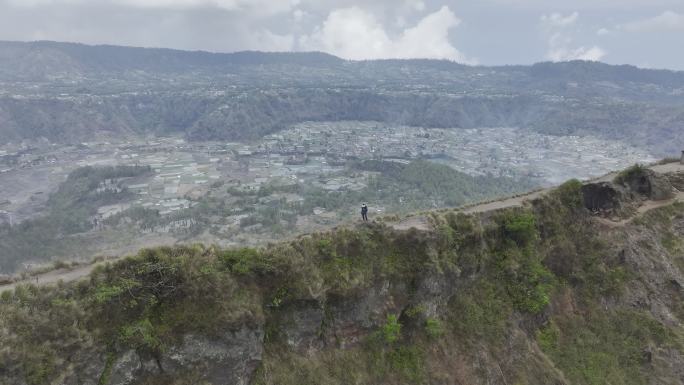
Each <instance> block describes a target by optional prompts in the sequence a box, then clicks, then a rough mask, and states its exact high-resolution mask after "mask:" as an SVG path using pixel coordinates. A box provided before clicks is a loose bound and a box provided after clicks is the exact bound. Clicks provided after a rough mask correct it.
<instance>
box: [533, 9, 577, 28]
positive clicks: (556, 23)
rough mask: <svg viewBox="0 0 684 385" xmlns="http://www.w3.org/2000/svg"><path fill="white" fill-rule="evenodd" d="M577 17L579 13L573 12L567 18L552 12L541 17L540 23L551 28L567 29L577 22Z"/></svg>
mask: <svg viewBox="0 0 684 385" xmlns="http://www.w3.org/2000/svg"><path fill="white" fill-rule="evenodd" d="M578 17H579V12H577V11H575V12H573V13H571V14H569V15H568V16H563V15H562V14H560V13H558V12H554V13H552V14H550V15H542V17H541V22H542V23H544V24H547V25H549V26H553V27H568V26H570V25H573V24H575V22H577V18H578Z"/></svg>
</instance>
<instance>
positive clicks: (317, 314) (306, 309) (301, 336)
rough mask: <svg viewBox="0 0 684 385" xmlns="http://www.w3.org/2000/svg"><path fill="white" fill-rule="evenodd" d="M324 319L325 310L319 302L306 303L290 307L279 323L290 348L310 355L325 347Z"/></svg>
mask: <svg viewBox="0 0 684 385" xmlns="http://www.w3.org/2000/svg"><path fill="white" fill-rule="evenodd" d="M324 318H325V314H324V309H323V307H322V306H321V304H320V303H319V302H316V301H306V302H303V303H298V304H295V305H293V306H290V307H288V309H287V311H286V312H284V314H282V317H281V318H279V319H278V323H279V324H280V325H281V327H282V328H283V334H284V337H285V340H286V342H287V344H288V346H290V347H291V348H293V349H294V350H295V351H297V352H298V353H300V354H304V355H309V354H311V353H313V352H315V351H318V350H320V349H321V348H322V347H323V345H324V341H323V339H322V338H321V337H322V326H323V321H324Z"/></svg>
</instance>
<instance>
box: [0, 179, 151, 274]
mask: <svg viewBox="0 0 684 385" xmlns="http://www.w3.org/2000/svg"><path fill="white" fill-rule="evenodd" d="M149 172H150V168H149V167H136V166H116V167H101V168H93V167H82V168H79V169H76V170H74V171H73V172H72V173H71V174H69V176H68V178H67V180H66V181H65V182H64V183H62V184H61V185H60V187H59V189H58V190H57V191H56V192H55V193H54V194H52V195H51V196H50V199H49V200H48V203H47V205H48V207H47V215H45V216H43V217H39V218H36V219H33V220H28V221H24V222H22V223H21V224H19V225H17V226H14V227H10V226H9V225H3V226H0V250H3V252H2V253H1V254H0V271H10V272H11V271H14V270H15V269H16V267H17V266H18V265H19V263H20V262H21V261H26V260H31V261H36V260H38V261H40V260H43V261H45V260H49V259H50V258H52V257H53V256H54V255H73V254H76V253H78V252H79V251H80V249H83V248H84V246H85V245H86V242H85V241H82V240H79V239H77V238H72V237H69V236H70V235H73V234H77V233H81V232H84V231H87V230H89V229H91V228H92V227H93V226H94V222H93V220H94V216H95V214H96V212H97V208H98V207H100V206H104V205H109V204H114V203H116V202H120V201H122V200H125V199H127V198H129V197H130V193H129V192H128V191H126V190H125V189H124V188H122V187H121V184H120V181H121V179H122V178H130V177H135V176H140V175H143V174H146V173H149Z"/></svg>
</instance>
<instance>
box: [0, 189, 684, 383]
mask: <svg viewBox="0 0 684 385" xmlns="http://www.w3.org/2000/svg"><path fill="white" fill-rule="evenodd" d="M579 193H580V190H579V186H578V184H577V183H576V182H575V181H571V182H568V183H566V184H565V185H563V186H562V187H561V188H559V189H558V190H557V191H555V192H553V193H551V194H548V195H546V196H544V197H543V198H541V199H540V200H538V201H535V202H534V203H533V204H532V205H531V206H529V207H525V208H510V209H505V210H502V211H499V212H493V213H486V214H483V215H482V216H467V215H464V214H461V213H454V212H447V213H445V214H443V215H442V214H440V215H438V214H435V215H433V216H432V218H431V220H432V221H434V223H435V230H434V231H432V232H421V231H416V230H410V231H404V232H399V231H395V230H393V229H391V228H388V227H386V226H384V225H382V224H377V223H375V224H369V225H364V226H360V227H358V228H355V229H337V230H335V231H332V232H329V233H321V234H313V235H310V236H306V237H301V238H299V239H296V240H293V241H290V242H287V243H280V244H276V245H271V246H269V247H266V248H262V249H252V248H236V249H228V250H221V249H219V248H216V247H203V246H184V247H173V248H158V249H151V250H143V251H141V252H140V253H138V255H136V256H133V257H130V258H128V259H126V260H123V261H120V262H117V263H114V264H112V265H106V266H104V267H99V268H97V269H96V270H95V271H94V272H93V274H92V275H91V277H90V279H89V280H88V281H82V282H79V283H77V284H69V285H61V286H59V287H56V288H36V287H32V286H19V287H18V288H17V289H16V290H15V291H14V292H6V293H3V295H2V296H1V297H0V314H2V316H0V340H1V341H3V342H2V349H0V373H3V374H4V373H8V375H11V376H13V377H12V378H20V379H21V380H22V381H25V382H26V383H28V384H39V383H45V382H49V381H50V380H52V379H54V378H56V376H58V375H59V374H60V373H62V372H63V370H64V368H65V367H66V365H67V362H66V361H65V359H64V355H63V354H61V352H63V351H78V352H81V353H79V354H85V355H87V356H89V357H95V358H94V359H96V360H99V361H98V362H101V363H102V365H104V369H103V372H102V373H100V374H99V376H100V377H99V378H100V383H102V384H106V383H107V380H108V378H109V375H110V371H111V368H112V365H113V360H114V359H115V358H113V357H119V356H120V355H121V354H122V353H123V352H125V351H129V350H131V349H133V350H134V351H135V352H137V353H138V354H139V355H140V357H146V358H152V359H157V360H159V359H161V358H162V357H164V355H165V354H167V352H168V350H169V349H170V348H171V347H173V346H176V345H177V344H179V343H180V342H181V340H182V338H183V336H184V335H187V334H199V335H205V336H209V337H216V338H218V336H220V335H221V333H222V332H224V331H226V330H235V329H239V328H241V327H248V328H250V329H258V330H263V332H264V335H265V336H264V353H263V359H262V362H261V364H260V366H259V369H258V371H257V372H256V374H255V377H254V379H253V380H252V383H255V384H264V385H266V384H278V385H295V384H296V385H299V384H317V385H319V384H323V385H328V384H330V385H333V384H334V385H342V384H349V383H358V384H382V383H387V384H389V383H391V384H428V383H437V382H442V381H453V380H454V377H453V376H454V375H455V374H454V368H455V367H458V368H459V369H458V370H459V372H458V376H461V377H459V378H460V380H459V381H461V380H463V381H466V382H474V381H475V379H476V378H481V377H480V376H485V375H487V374H486V373H484V372H477V371H475V369H472V370H471V369H469V368H475V367H480V368H481V367H495V366H498V368H499V371H500V372H501V374H500V375H501V376H504V377H505V378H506V379H507V381H508V380H510V381H509V382H510V383H525V384H547V383H549V382H550V381H552V380H553V378H555V377H554V376H556V375H557V373H558V370H560V371H561V372H562V373H563V376H565V377H566V378H567V379H568V380H570V381H571V383H573V384H579V385H585V384H586V385H593V384H607V383H611V384H630V385H631V384H646V383H648V379H649V378H650V377H651V376H652V374H653V370H654V369H653V368H652V366H651V365H659V363H658V362H656V361H655V360H654V359H653V355H654V354H656V353H657V351H663V349H673V351H679V352H681V351H682V349H683V348H684V339H682V337H681V335H682V334H681V330H679V329H677V328H676V327H674V326H671V325H672V324H666V323H662V322H660V321H659V320H658V318H656V317H654V316H653V315H652V314H651V313H649V312H648V311H647V310H639V309H635V308H633V307H626V306H624V305H622V304H621V302H620V301H621V295H622V293H623V292H624V291H625V290H624V289H625V288H626V287H628V286H629V285H633V284H637V285H642V284H643V283H638V278H637V277H636V276H635V273H636V272H635V271H633V270H631V269H632V268H631V267H630V265H628V264H625V263H624V261H621V257H620V253H619V252H618V251H615V250H613V249H611V247H609V245H608V244H607V242H606V239H605V238H602V237H601V236H600V235H601V234H599V232H597V231H596V227H595V226H596V225H595V223H594V222H593V221H592V220H591V217H590V216H589V215H588V214H587V212H586V211H585V210H584V209H582V208H581V205H578V197H579V196H580V195H579ZM683 207H684V206H682V205H671V206H667V207H664V208H661V209H658V210H654V212H653V213H649V214H648V215H646V216H645V218H644V221H643V223H640V224H638V225H637V226H643V229H641V230H643V231H642V232H643V233H648V232H651V231H654V229H659V228H660V227H662V228H663V229H667V230H668V231H669V233H660V232H658V234H665V235H664V236H663V237H659V236H657V237H652V238H649V239H644V240H642V243H643V244H644V245H643V246H644V247H648V248H658V247H661V246H662V249H663V250H668V253H669V252H672V253H677V252H678V250H679V248H678V247H679V246H678V244H677V242H676V240H674V239H675V238H676V236H674V234H676V233H675V231H679V230H677V229H676V228H675V227H674V223H680V221H681V218H682V217H683V216H684V212H683V211H682V208H683ZM668 234H670V235H668ZM616 245H617V243H616ZM635 247H636V246H635ZM672 257H673V258H674V256H672ZM629 287H631V286H629ZM639 287H640V286H639ZM663 300H665V299H663ZM667 301H670V302H667V303H666V305H667V306H670V307H671V309H672V313H671V314H674V316H676V317H679V316H681V314H684V312H682V311H681V308H680V307H681V305H678V304H679V303H680V302H681V301H682V297H681V293H678V292H676V291H669V292H668V297H667ZM678 306H680V307H678ZM304 325H306V326H304ZM311 325H315V330H311ZM530 336H531V339H530ZM535 343H536V344H537V345H538V346H539V347H540V348H541V351H543V352H544V354H545V355H546V357H541V356H539V354H540V353H539V350H538V349H537V350H535V349H536V347H534V346H535ZM311 349H315V354H313V355H310V353H309V352H311V351H312V350H311ZM511 352H515V353H511ZM660 359H661V360H662V359H663V358H662V357H661V358H660ZM661 369H662V367H661V368H660V369H659V370H661ZM662 370H664V369H662ZM497 373H498V372H497ZM187 375H188V376H191V375H192V374H187ZM497 375H499V374H497ZM179 378H181V377H179ZM182 378H186V377H182ZM187 381H193V379H192V378H191V377H187Z"/></svg>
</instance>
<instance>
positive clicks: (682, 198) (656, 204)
mask: <svg viewBox="0 0 684 385" xmlns="http://www.w3.org/2000/svg"><path fill="white" fill-rule="evenodd" d="M675 202H684V192H681V191H679V192H677V193H676V194H675V196H674V198H672V199H666V200H662V201H645V202H644V203H643V204H642V205H641V206H639V208H638V209H637V210H636V213H634V215H632V216H631V217H629V218H626V219H622V220H620V221H613V220H610V219H608V218H601V217H596V218H595V219H596V220H597V221H599V222H600V223H603V224H604V225H607V226H610V227H622V226H625V225H627V224H630V223H632V222H633V221H634V220H635V219H637V218H639V217H640V216H642V215H643V214H645V213H647V212H649V211H651V210H654V209H657V208H660V207H665V206H668V205H671V204H672V203H675Z"/></svg>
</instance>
